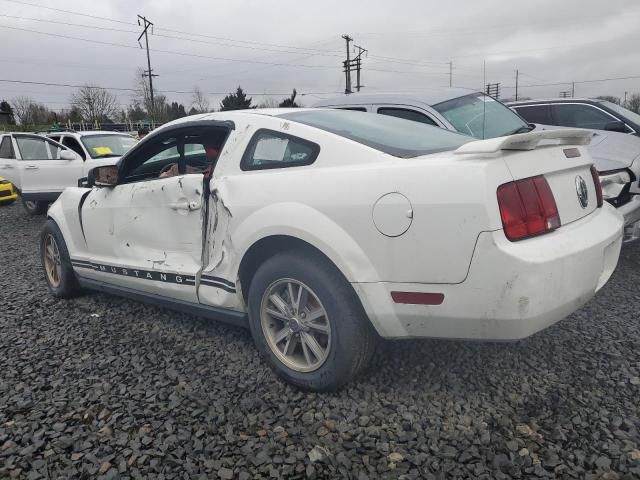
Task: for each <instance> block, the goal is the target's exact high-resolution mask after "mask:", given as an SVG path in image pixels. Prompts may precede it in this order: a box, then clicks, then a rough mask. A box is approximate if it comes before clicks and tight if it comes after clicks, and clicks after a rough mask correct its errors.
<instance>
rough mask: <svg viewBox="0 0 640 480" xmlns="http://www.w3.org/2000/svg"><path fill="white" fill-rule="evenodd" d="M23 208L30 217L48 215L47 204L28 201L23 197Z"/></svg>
mask: <svg viewBox="0 0 640 480" xmlns="http://www.w3.org/2000/svg"><path fill="white" fill-rule="evenodd" d="M21 200H22V206H23V207H24V209H25V210H26V211H27V213H28V214H29V215H43V214H45V213H47V205H48V203H47V202H36V201H28V200H25V199H24V198H23V197H21Z"/></svg>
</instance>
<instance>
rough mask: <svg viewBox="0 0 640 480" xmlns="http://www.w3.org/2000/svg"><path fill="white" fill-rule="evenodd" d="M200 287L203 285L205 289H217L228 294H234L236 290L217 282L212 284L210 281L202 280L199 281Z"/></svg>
mask: <svg viewBox="0 0 640 480" xmlns="http://www.w3.org/2000/svg"><path fill="white" fill-rule="evenodd" d="M200 285H205V286H207V287H215V288H219V289H221V290H224V291H225V292H229V293H236V289H235V288H233V287H229V286H227V285H224V284H222V283H218V282H212V281H211V280H208V279H204V278H203V279H201V280H200Z"/></svg>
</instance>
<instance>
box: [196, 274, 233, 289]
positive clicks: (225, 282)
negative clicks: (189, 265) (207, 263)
mask: <svg viewBox="0 0 640 480" xmlns="http://www.w3.org/2000/svg"><path fill="white" fill-rule="evenodd" d="M202 280H210V281H212V282H218V283H222V284H223V285H227V286H228V287H231V288H234V289H235V288H236V284H235V283H234V282H230V281H229V280H225V279H224V278H220V277H214V276H213V275H202Z"/></svg>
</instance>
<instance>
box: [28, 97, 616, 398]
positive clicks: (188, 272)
mask: <svg viewBox="0 0 640 480" xmlns="http://www.w3.org/2000/svg"><path fill="white" fill-rule="evenodd" d="M589 135H590V134H589V132H585V133H583V132H582V131H577V130H553V131H541V132H534V133H526V134H520V135H513V136H509V137H501V138H494V139H490V140H481V141H471V139H470V138H468V137H464V136H461V135H458V134H457V133H453V132H449V131H446V130H443V129H439V128H436V127H431V126H428V125H424V124H420V123H416V122H410V121H407V120H403V119H398V118H393V117H388V116H383V115H375V114H367V113H360V112H350V111H337V110H319V109H290V110H262V111H260V110H252V111H237V112H218V113H211V114H203V115H197V116H192V117H188V118H184V119H181V120H178V121H175V122H172V123H170V124H168V125H165V126H164V127H162V128H160V129H158V130H157V131H155V132H153V133H152V134H151V135H149V136H147V137H146V138H145V139H144V140H143V141H142V142H140V143H139V144H138V145H137V146H135V147H134V148H133V149H132V150H131V151H129V152H128V153H127V154H126V155H125V156H124V157H122V159H121V161H120V162H119V164H118V166H101V167H98V168H95V169H94V170H93V171H92V172H91V173H90V175H89V180H88V186H87V188H68V189H66V190H65V191H64V193H63V194H62V195H61V196H60V198H59V199H58V200H57V201H56V203H55V204H53V206H52V207H51V208H50V209H49V212H48V217H49V219H48V221H47V223H46V225H45V227H44V229H43V231H42V236H41V252H42V261H43V266H44V269H45V272H46V279H47V282H48V284H49V288H50V290H51V292H52V293H53V294H54V295H56V296H59V297H68V296H72V295H73V294H75V293H77V292H78V291H79V290H80V289H81V288H86V289H91V290H100V291H106V292H111V293H116V294H120V295H125V296H129V297H133V298H136V299H140V300H146V301H150V302H153V303H156V304H160V305H165V306H168V307H171V308H175V309H179V310H183V311H188V312H192V313H195V314H199V315H203V316H208V317H212V318H216V319H222V320H227V321H231V322H234V323H239V324H247V323H248V325H249V327H250V329H251V333H252V335H253V338H254V340H255V343H256V345H257V347H258V349H259V350H260V352H261V353H262V354H263V355H264V356H265V358H266V359H267V360H268V361H269V363H270V364H271V365H272V366H273V367H274V368H275V370H276V371H277V373H279V374H280V375H281V376H282V377H284V378H285V379H286V380H287V381H289V382H291V383H293V384H295V385H297V386H300V387H303V388H307V389H311V390H329V389H335V388H337V387H339V386H340V385H342V384H344V383H345V382H347V381H348V380H349V379H351V378H352V377H353V376H354V375H356V374H357V373H358V372H359V371H360V370H361V369H362V368H363V367H364V366H365V365H366V364H367V361H368V360H369V358H370V356H371V355H372V352H373V348H374V345H375V343H376V339H377V338H378V337H384V338H404V337H442V338H444V337H446V338H469V339H500V340H508V339H520V338H523V337H526V336H529V335H531V334H533V333H535V332H537V331H539V330H541V329H543V328H545V327H547V326H549V325H551V324H553V323H554V322H557V321H558V320H560V319H562V318H564V317H565V316H567V315H569V314H570V313H572V312H573V311H575V310H576V309H578V308H579V307H580V306H581V305H583V304H584V303H585V302H587V301H588V300H589V299H590V298H591V297H592V296H593V295H594V294H595V292H597V291H598V290H599V289H600V288H601V287H602V286H603V285H604V284H605V283H606V282H607V280H608V279H609V277H610V275H611V273H612V272H613V270H614V268H615V266H616V263H617V261H618V255H619V252H620V245H621V239H622V218H621V216H620V215H619V214H618V213H617V212H616V211H615V209H614V208H613V207H611V206H610V205H608V204H605V205H603V203H602V196H601V190H600V184H599V181H598V178H597V173H596V172H595V170H594V169H593V168H592V166H591V158H590V157H589V154H588V152H587V150H586V149H585V148H584V147H583V145H585V144H586V143H588V141H589Z"/></svg>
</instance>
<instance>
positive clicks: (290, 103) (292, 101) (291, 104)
mask: <svg viewBox="0 0 640 480" xmlns="http://www.w3.org/2000/svg"><path fill="white" fill-rule="evenodd" d="M297 94H298V92H296V89H295V88H294V89H293V94H292V95H291V97H289V98H286V99H284V100H283V101H282V102H280V105H278V106H279V107H280V108H298V107H299V106H300V105H298V104H297V103H296V95H297Z"/></svg>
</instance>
